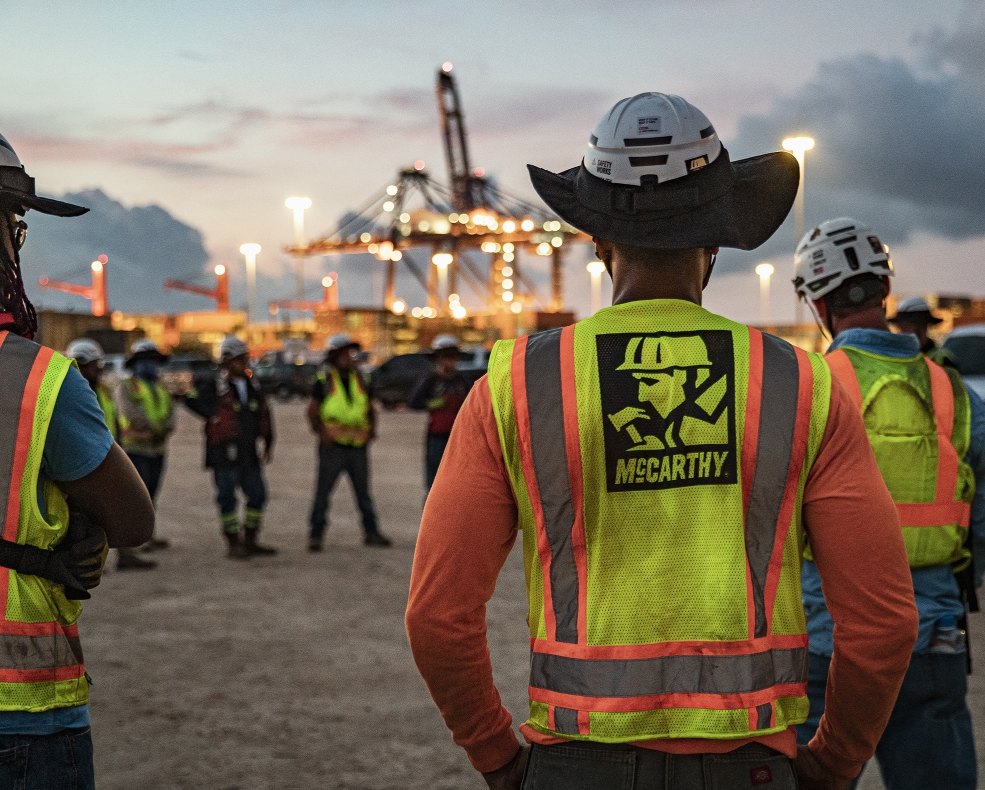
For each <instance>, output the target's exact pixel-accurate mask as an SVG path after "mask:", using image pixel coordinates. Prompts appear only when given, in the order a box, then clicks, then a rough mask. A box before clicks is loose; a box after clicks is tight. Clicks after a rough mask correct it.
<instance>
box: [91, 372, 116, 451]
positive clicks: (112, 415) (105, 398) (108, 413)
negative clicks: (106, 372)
mask: <svg viewBox="0 0 985 790" xmlns="http://www.w3.org/2000/svg"><path fill="white" fill-rule="evenodd" d="M96 399H97V400H98V401H99V408H100V409H102V410H103V418H104V419H105V420H106V427H107V428H109V432H110V433H111V434H113V441H114V442H118V441H120V415H119V411H118V410H117V408H116V402H115V401H114V400H113V396H112V394H110V392H109V391H108V390H107V389H106V388H105V387H104V386H102V384H100V385H98V386H97V387H96Z"/></svg>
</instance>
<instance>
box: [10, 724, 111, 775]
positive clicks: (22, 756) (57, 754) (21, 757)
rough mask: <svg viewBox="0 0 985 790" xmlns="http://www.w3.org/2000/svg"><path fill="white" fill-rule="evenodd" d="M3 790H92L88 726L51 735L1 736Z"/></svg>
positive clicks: (90, 748) (90, 740) (90, 745)
mask: <svg viewBox="0 0 985 790" xmlns="http://www.w3.org/2000/svg"><path fill="white" fill-rule="evenodd" d="M0 787H2V788H3V790H95V788H96V778H95V774H94V772H93V767H92V737H91V735H90V731H89V728H88V727H85V728H83V729H78V730H62V731H61V732H56V733H53V734H52V735H0Z"/></svg>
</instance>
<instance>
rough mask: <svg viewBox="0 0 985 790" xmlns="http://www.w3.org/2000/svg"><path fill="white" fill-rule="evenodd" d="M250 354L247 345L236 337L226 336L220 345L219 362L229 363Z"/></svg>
mask: <svg viewBox="0 0 985 790" xmlns="http://www.w3.org/2000/svg"><path fill="white" fill-rule="evenodd" d="M249 353H250V349H249V348H247V346H246V343H244V342H243V341H242V340H240V339H239V338H238V337H236V336H235V335H226V336H225V337H224V338H223V339H222V342H221V343H220V344H219V361H220V362H228V361H229V360H230V359H236V357H244V356H247V355H248V354H249Z"/></svg>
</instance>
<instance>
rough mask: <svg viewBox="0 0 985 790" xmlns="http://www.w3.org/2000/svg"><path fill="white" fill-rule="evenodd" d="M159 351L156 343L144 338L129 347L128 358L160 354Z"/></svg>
mask: <svg viewBox="0 0 985 790" xmlns="http://www.w3.org/2000/svg"><path fill="white" fill-rule="evenodd" d="M160 353H161V351H160V349H159V348H158V347H157V343H155V342H154V341H153V340H148V339H147V338H144V339H143V340H138V341H137V342H135V343H134V344H133V345H132V346H130V356H131V357H135V356H137V354H160Z"/></svg>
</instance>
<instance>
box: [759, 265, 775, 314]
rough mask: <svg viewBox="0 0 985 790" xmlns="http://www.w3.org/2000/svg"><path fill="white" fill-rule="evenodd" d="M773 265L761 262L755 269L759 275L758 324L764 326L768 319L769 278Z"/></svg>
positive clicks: (773, 270) (771, 274)
mask: <svg viewBox="0 0 985 790" xmlns="http://www.w3.org/2000/svg"><path fill="white" fill-rule="evenodd" d="M775 271H776V269H774V268H773V264H772V263H769V262H767V261H763V262H762V263H761V264H759V265H758V266H757V267H756V274H758V275H759V323H760V324H761V325H762V326H766V325H767V324H768V323H769V318H770V278H771V277H772V276H773V272H775Z"/></svg>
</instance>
